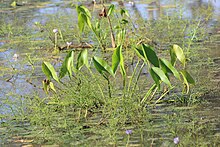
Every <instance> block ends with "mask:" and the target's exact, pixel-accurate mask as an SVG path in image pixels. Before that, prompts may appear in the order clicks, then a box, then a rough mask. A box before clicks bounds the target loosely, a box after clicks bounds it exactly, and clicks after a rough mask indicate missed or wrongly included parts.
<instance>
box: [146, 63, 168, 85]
mask: <svg viewBox="0 0 220 147" xmlns="http://www.w3.org/2000/svg"><path fill="white" fill-rule="evenodd" d="M150 74H151V76H152V78H153V79H154V81H155V83H156V84H157V85H159V80H161V81H162V82H164V83H166V84H167V85H169V86H170V87H171V83H170V81H169V79H168V78H167V76H166V75H165V73H164V72H163V70H161V69H160V68H158V67H152V68H151V69H150Z"/></svg>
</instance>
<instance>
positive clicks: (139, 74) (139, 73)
mask: <svg viewBox="0 0 220 147" xmlns="http://www.w3.org/2000/svg"><path fill="white" fill-rule="evenodd" d="M144 65H145V63H143V64H142V65H141V67H140V70H139V72H138V76H137V79H136V81H135V84H134V87H133V89H132V93H131V97H132V96H133V94H134V90H135V89H136V86H137V83H138V81H139V78H140V76H141V73H142V70H143V68H144Z"/></svg>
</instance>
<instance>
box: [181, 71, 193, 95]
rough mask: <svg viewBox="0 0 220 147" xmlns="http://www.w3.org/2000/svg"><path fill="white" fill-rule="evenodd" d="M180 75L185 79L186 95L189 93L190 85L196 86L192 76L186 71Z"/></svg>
mask: <svg viewBox="0 0 220 147" xmlns="http://www.w3.org/2000/svg"><path fill="white" fill-rule="evenodd" d="M180 73H181V75H182V77H183V80H184V84H185V86H186V93H188V92H189V84H195V81H194V79H193V78H192V76H191V75H190V74H189V73H188V72H187V71H186V70H183V71H181V72H180Z"/></svg>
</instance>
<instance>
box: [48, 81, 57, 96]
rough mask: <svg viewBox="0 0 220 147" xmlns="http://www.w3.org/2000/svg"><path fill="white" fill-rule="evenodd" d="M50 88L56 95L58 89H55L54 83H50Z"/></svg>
mask: <svg viewBox="0 0 220 147" xmlns="http://www.w3.org/2000/svg"><path fill="white" fill-rule="evenodd" d="M49 85H50V88H51V89H52V90H53V91H54V92H55V93H56V89H55V87H54V85H53V83H52V82H50V84H49Z"/></svg>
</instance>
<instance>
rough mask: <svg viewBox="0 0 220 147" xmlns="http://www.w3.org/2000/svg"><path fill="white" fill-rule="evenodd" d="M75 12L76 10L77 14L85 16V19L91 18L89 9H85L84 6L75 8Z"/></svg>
mask: <svg viewBox="0 0 220 147" xmlns="http://www.w3.org/2000/svg"><path fill="white" fill-rule="evenodd" d="M76 10H77V13H78V14H79V13H83V14H85V15H86V16H87V17H89V18H91V17H92V16H91V13H90V12H89V9H87V8H86V7H85V6H82V5H81V6H76Z"/></svg>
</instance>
